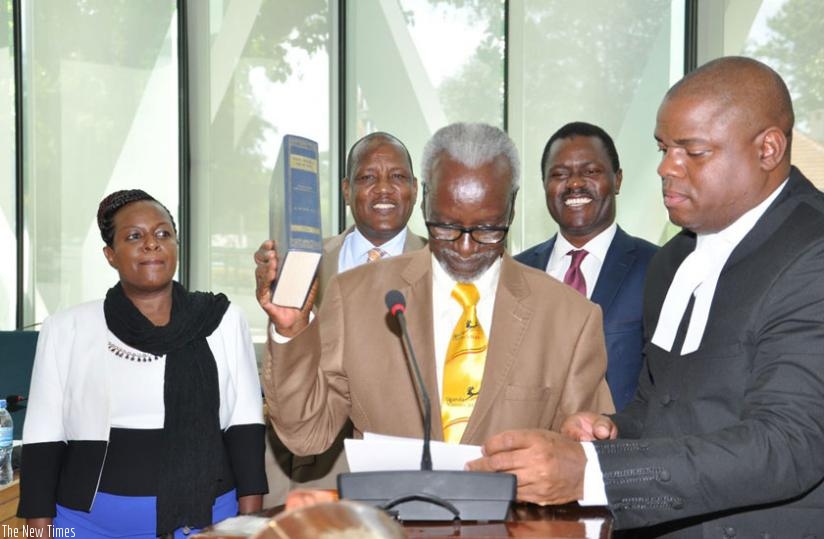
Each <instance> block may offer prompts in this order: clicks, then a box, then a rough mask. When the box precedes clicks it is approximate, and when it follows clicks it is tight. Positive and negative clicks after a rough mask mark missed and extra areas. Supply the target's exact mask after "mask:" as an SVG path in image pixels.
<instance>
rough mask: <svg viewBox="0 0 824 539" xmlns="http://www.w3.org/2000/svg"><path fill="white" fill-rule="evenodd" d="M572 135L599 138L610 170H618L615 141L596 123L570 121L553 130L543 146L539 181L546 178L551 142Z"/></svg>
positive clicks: (619, 165) (619, 164)
mask: <svg viewBox="0 0 824 539" xmlns="http://www.w3.org/2000/svg"><path fill="white" fill-rule="evenodd" d="M573 137H597V138H599V139H601V142H602V143H603V144H604V149H605V150H606V151H607V156H609V160H610V163H611V164H612V172H618V170H619V169H620V168H621V163H620V161H619V160H618V150H616V149H615V142H613V140H612V137H611V136H609V134H608V133H607V132H606V131H604V130H603V129H602V128H600V127H598V126H597V125H593V124H589V123H586V122H570V123H568V124H566V125H565V126H563V127H562V128H560V129H559V130H557V131H555V133H553V134H552V136H551V137H549V140H548V141H547V142H546V146H544V153H543V154H542V155H541V181H544V180H545V179H546V160H547V157H549V149H550V148H551V147H552V143H553V142H555V141H556V140H559V139H568V138H573Z"/></svg>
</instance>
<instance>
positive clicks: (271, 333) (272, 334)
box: [269, 311, 315, 344]
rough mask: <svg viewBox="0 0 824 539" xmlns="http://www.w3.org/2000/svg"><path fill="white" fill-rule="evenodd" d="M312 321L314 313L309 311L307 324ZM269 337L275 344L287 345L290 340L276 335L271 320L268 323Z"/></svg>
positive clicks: (278, 334) (290, 338)
mask: <svg viewBox="0 0 824 539" xmlns="http://www.w3.org/2000/svg"><path fill="white" fill-rule="evenodd" d="M314 319H315V313H314V311H309V323H310V324H311V323H312V320H314ZM269 337H271V339H272V342H274V343H275V344H286V343H288V342H289V341H291V340H292V337H284V336H283V335H281V334H280V333H278V332H277V330H276V329H275V325H274V324H273V323H272V321H271V320H270V321H269Z"/></svg>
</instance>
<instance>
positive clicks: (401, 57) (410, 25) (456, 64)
mask: <svg viewBox="0 0 824 539" xmlns="http://www.w3.org/2000/svg"><path fill="white" fill-rule="evenodd" d="M346 24H347V31H346V35H347V58H346V65H347V71H346V89H347V100H348V101H347V103H346V111H347V125H346V144H347V149H348V147H349V146H351V145H352V144H353V143H354V142H355V141H356V140H357V139H359V138H360V137H362V136H363V135H366V134H368V133H371V132H373V131H388V132H389V133H392V134H393V135H395V136H396V137H398V138H399V139H401V140H402V141H403V142H404V144H406V146H407V148H408V149H409V153H410V154H411V156H412V162H413V165H414V169H415V175H416V176H418V178H419V180H420V179H421V178H422V171H421V170H420V157H421V154H422V153H423V147H424V144H426V141H427V140H429V137H430V136H431V135H432V134H433V133H434V132H435V131H436V130H437V129H439V128H441V127H443V126H444V125H447V124H449V123H452V122H458V121H471V122H481V121H482V122H487V123H490V124H492V125H497V126H499V127H503V122H504V120H503V118H504V107H503V103H504V39H505V36H504V2H503V0H473V1H470V2H466V1H463V0H398V1H397V2H386V1H378V0H359V1H357V2H348V3H347V20H346ZM422 192H423V191H422V190H419V191H418V193H419V194H420V193H422ZM348 222H349V223H351V222H352V221H351V216H349V219H348ZM410 227H411V228H412V230H413V231H414V232H416V233H417V234H420V235H423V236H425V235H426V229H425V227H424V225H423V219H422V217H421V213H420V212H419V211H415V212H413V213H412V218H411V220H410Z"/></svg>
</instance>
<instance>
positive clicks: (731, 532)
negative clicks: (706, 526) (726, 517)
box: [724, 526, 737, 537]
mask: <svg viewBox="0 0 824 539" xmlns="http://www.w3.org/2000/svg"><path fill="white" fill-rule="evenodd" d="M736 535H737V534H736V533H735V528H733V527H732V526H727V527H726V528H724V537H735V536H736Z"/></svg>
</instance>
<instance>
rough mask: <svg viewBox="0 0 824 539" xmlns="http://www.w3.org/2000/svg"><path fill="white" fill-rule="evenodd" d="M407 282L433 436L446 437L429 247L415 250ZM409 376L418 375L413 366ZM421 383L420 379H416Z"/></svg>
mask: <svg viewBox="0 0 824 539" xmlns="http://www.w3.org/2000/svg"><path fill="white" fill-rule="evenodd" d="M400 278H401V281H402V282H403V283H404V284H403V285H402V286H400V287H399V288H398V290H399V291H400V292H401V293H402V294H403V295H404V297H405V298H406V324H407V326H408V327H409V339H410V340H411V341H412V346H413V347H414V348H415V354H416V357H417V360H418V365H419V366H420V369H421V376H422V377H423V382H424V384H425V385H426V390H427V392H429V399H430V401H431V402H430V404H431V408H432V433H431V434H432V439H433V440H443V424H442V423H441V404H440V402H439V399H438V394H439V391H438V382H437V380H438V378H437V376H436V372H435V367H436V365H435V335H434V332H435V330H434V327H433V325H432V255H431V252H430V251H429V248H428V247H424V248H423V249H420V250H419V251H416V252H415V253H413V256H412V257H410V259H409V264H407V265H406V266H405V267H404V268H403V269H402V270H401V272H400ZM409 376H411V377H413V378H414V376H415V373H414V372H412V370H411V369H410V371H409ZM415 384H416V386H417V381H415Z"/></svg>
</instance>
